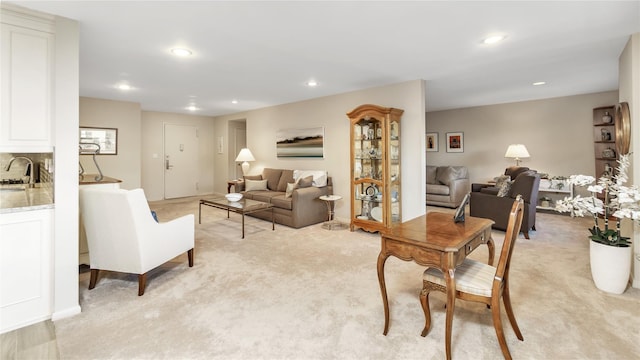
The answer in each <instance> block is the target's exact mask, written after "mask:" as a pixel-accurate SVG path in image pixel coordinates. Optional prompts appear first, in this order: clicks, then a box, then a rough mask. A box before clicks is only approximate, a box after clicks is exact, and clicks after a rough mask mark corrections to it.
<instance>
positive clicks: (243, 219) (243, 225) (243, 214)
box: [227, 213, 244, 239]
mask: <svg viewBox="0 0 640 360" xmlns="http://www.w3.org/2000/svg"><path fill="white" fill-rule="evenodd" d="M227 215H228V214H227ZM242 238H243V239H244V213H242Z"/></svg>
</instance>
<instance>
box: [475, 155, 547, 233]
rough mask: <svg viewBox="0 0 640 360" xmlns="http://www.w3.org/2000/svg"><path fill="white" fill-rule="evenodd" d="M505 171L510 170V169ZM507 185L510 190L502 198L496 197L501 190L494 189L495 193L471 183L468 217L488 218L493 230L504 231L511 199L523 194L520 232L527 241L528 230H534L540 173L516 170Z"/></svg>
mask: <svg viewBox="0 0 640 360" xmlns="http://www.w3.org/2000/svg"><path fill="white" fill-rule="evenodd" d="M507 170H509V168H508V169H507ZM505 173H506V172H505ZM509 183H510V188H509V189H508V191H505V192H506V194H505V195H504V196H498V192H499V190H500V189H497V188H495V189H497V190H494V189H491V188H487V187H481V186H479V185H477V184H474V186H472V191H471V200H470V203H469V210H470V211H469V214H470V215H471V216H477V217H482V218H487V219H491V220H493V221H495V224H494V226H493V227H494V228H495V229H499V230H506V229H507V224H508V222H509V212H510V211H511V206H512V205H513V200H514V199H515V198H516V197H517V196H518V195H522V199H523V200H524V217H523V219H522V226H521V231H522V233H524V237H525V238H526V239H529V230H533V231H535V230H536V204H537V199H538V187H539V185H540V174H538V173H537V172H536V171H535V170H529V169H527V170H523V171H519V172H518V173H517V176H516V177H515V179H514V180H513V182H509ZM505 186H509V185H505ZM503 191H504V189H503Z"/></svg>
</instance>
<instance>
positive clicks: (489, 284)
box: [420, 197, 524, 359]
mask: <svg viewBox="0 0 640 360" xmlns="http://www.w3.org/2000/svg"><path fill="white" fill-rule="evenodd" d="M523 207H524V202H523V200H522V198H521V197H518V199H516V200H514V201H513V206H512V207H511V212H510V214H509V224H508V226H507V230H506V234H505V239H504V244H503V245H502V251H501V253H500V259H499V260H498V265H497V267H493V266H491V265H487V264H484V263H481V262H479V261H475V260H471V259H465V260H464V261H463V262H462V264H460V265H459V266H458V267H457V268H456V270H455V281H456V298H457V299H462V300H468V301H475V302H480V303H484V304H486V305H487V307H490V308H491V314H492V316H493V326H494V328H495V330H496V335H497V336H498V342H499V343H500V348H501V349H502V354H503V355H504V357H505V358H506V359H511V354H510V353H509V348H508V347H507V342H506V341H505V338H504V331H503V330H502V321H501V320H500V298H502V300H503V302H504V307H505V311H506V312H507V316H508V317H509V322H510V323H511V327H513V330H514V331H515V333H516V336H517V337H518V339H519V340H524V338H523V337H522V333H521V332H520V329H519V328H518V324H517V323H516V318H515V316H514V314H513V309H512V308H511V300H510V298H509V265H510V261H511V254H512V253H513V247H514V245H515V240H516V239H517V237H518V233H519V232H520V226H521V225H522V217H523V213H524V211H523ZM431 290H438V291H442V292H445V293H446V291H447V288H446V282H445V279H444V276H443V275H442V272H441V271H440V270H438V269H434V268H429V269H427V270H425V272H424V277H423V286H422V291H421V292H420V303H421V304H422V309H423V310H424V317H425V326H424V330H422V336H426V335H427V332H428V331H429V327H430V326H431V313H430V311H429V292H431Z"/></svg>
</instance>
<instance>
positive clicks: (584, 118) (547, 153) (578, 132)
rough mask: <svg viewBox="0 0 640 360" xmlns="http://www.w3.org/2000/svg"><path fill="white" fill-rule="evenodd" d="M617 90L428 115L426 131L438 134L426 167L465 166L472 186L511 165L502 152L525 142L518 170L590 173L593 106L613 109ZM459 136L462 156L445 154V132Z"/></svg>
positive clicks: (592, 154)
mask: <svg viewBox="0 0 640 360" xmlns="http://www.w3.org/2000/svg"><path fill="white" fill-rule="evenodd" d="M617 102H618V92H617V91H610V92H603V93H595V94H586V95H576V96H567V97H559V98H552V99H545V100H536V101H524V102H516V103H509V104H499V105H489V106H479V107H471V108H465V109H456V110H446V111H437V112H429V113H427V116H426V122H427V124H426V129H427V132H437V133H438V134H439V151H438V152H428V153H427V164H429V165H465V166H467V167H468V168H469V176H470V179H471V182H472V183H473V182H486V181H488V180H491V179H493V178H494V177H496V176H498V175H500V174H502V173H504V169H505V168H506V167H508V166H511V165H515V161H514V160H512V159H506V158H505V157H504V154H505V152H506V150H507V147H508V146H509V144H514V143H521V144H525V145H526V147H527V149H528V150H529V154H531V157H530V158H528V159H524V160H523V161H522V163H521V165H522V166H527V167H529V168H532V169H536V170H538V172H542V173H548V174H549V175H551V176H554V175H565V176H568V175H572V174H591V175H595V161H594V149H593V126H592V124H593V113H592V110H593V108H596V107H599V106H606V105H615V104H616V103H617ZM458 131H462V132H464V153H447V152H446V150H445V144H446V136H445V134H446V133H447V132H458Z"/></svg>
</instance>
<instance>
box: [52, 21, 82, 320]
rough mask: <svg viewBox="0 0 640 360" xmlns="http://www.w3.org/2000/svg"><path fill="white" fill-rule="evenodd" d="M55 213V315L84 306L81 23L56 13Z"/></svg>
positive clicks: (72, 312)
mask: <svg viewBox="0 0 640 360" xmlns="http://www.w3.org/2000/svg"><path fill="white" fill-rule="evenodd" d="M55 26H56V43H55V44H56V46H55V72H54V73H55V90H54V93H55V106H54V109H55V110H54V111H55V112H54V119H55V126H54V139H55V140H54V141H55V142H54V143H55V154H54V156H55V159H54V164H55V188H54V197H55V203H56V204H55V216H54V240H53V241H54V243H53V274H52V276H51V281H52V282H53V292H54V293H53V313H52V316H51V318H52V320H57V319H61V318H64V317H67V316H71V315H74V314H77V313H79V312H80V305H79V300H80V299H79V297H78V281H79V280H78V216H77V215H76V214H78V123H79V120H78V117H79V114H78V107H79V105H78V99H79V95H80V91H79V84H80V80H79V69H80V67H79V42H80V41H79V31H78V23H77V22H76V21H73V20H69V19H65V18H60V17H56V25H55Z"/></svg>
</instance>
